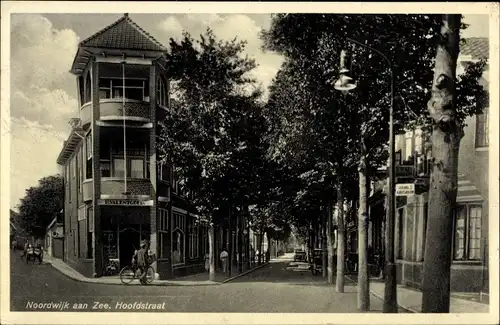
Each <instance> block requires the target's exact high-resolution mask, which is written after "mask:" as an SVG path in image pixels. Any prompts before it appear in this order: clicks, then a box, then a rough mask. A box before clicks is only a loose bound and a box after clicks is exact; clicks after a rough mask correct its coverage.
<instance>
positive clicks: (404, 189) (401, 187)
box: [396, 184, 415, 196]
mask: <svg viewBox="0 0 500 325" xmlns="http://www.w3.org/2000/svg"><path fill="white" fill-rule="evenodd" d="M414 194H415V184H396V196H410V195H414Z"/></svg>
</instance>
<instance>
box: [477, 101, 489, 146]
mask: <svg viewBox="0 0 500 325" xmlns="http://www.w3.org/2000/svg"><path fill="white" fill-rule="evenodd" d="M488 144H489V141H488V110H487V109H486V108H485V109H484V111H483V113H482V114H478V115H476V148H481V147H487V146H488Z"/></svg>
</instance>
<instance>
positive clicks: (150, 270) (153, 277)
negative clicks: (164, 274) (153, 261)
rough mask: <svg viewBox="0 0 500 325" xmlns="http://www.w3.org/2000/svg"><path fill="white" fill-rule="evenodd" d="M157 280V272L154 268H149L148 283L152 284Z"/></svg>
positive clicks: (147, 272) (147, 273)
mask: <svg viewBox="0 0 500 325" xmlns="http://www.w3.org/2000/svg"><path fill="white" fill-rule="evenodd" d="M154 279H155V270H154V269H153V267H152V266H149V267H148V268H147V270H146V283H148V284H149V283H151V282H153V280H154Z"/></svg>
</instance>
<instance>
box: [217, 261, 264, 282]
mask: <svg viewBox="0 0 500 325" xmlns="http://www.w3.org/2000/svg"><path fill="white" fill-rule="evenodd" d="M266 265H269V262H265V263H263V264H261V265H259V266H256V267H254V268H253V269H250V270H246V271H245V272H243V273H241V274H238V275H235V276H233V277H231V278H229V279H226V280H224V281H222V282H221V283H220V284H224V283H227V282H230V281H233V280H235V279H237V278H239V277H242V276H244V275H247V274H248V273H251V272H253V271H255V270H257V269H260V268H262V267H264V266H266Z"/></svg>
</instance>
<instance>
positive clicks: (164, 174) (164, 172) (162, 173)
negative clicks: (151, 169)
mask: <svg viewBox="0 0 500 325" xmlns="http://www.w3.org/2000/svg"><path fill="white" fill-rule="evenodd" d="M168 172H169V168H168V166H167V164H165V163H163V162H161V163H159V164H158V179H159V180H162V181H168V180H169V179H168Z"/></svg>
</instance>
